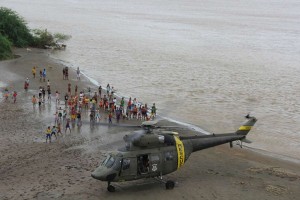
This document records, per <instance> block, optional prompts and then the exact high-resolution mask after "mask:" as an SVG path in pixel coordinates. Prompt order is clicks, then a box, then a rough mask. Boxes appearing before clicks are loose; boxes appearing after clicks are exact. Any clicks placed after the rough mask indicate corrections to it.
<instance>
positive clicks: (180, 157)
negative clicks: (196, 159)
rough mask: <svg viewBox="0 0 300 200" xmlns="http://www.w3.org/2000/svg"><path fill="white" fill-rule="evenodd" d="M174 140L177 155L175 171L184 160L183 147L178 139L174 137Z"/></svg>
mask: <svg viewBox="0 0 300 200" xmlns="http://www.w3.org/2000/svg"><path fill="white" fill-rule="evenodd" d="M174 138H175V142H176V149H177V155H178V164H177V169H179V168H180V167H181V166H182V165H183V164H184V160H185V154H184V145H183V143H182V141H181V140H180V139H179V138H178V137H176V136H174Z"/></svg>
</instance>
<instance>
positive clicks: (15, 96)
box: [13, 91, 18, 103]
mask: <svg viewBox="0 0 300 200" xmlns="http://www.w3.org/2000/svg"><path fill="white" fill-rule="evenodd" d="M17 95H18V94H17V92H16V91H14V93H13V99H14V103H16V101H17Z"/></svg>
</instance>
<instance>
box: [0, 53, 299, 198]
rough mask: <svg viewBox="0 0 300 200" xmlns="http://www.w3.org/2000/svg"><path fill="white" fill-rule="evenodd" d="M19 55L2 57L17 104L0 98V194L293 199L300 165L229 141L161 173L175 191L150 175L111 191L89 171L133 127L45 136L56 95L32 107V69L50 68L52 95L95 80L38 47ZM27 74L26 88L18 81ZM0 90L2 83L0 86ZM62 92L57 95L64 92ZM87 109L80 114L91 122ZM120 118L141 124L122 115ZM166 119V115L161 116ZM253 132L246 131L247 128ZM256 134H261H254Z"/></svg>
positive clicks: (36, 81)
mask: <svg viewBox="0 0 300 200" xmlns="http://www.w3.org/2000/svg"><path fill="white" fill-rule="evenodd" d="M16 54H19V55H21V57H20V58H18V59H15V60H9V61H2V62H0V69H1V73H0V81H1V82H3V83H8V84H9V85H8V86H9V89H10V91H11V90H16V91H17V92H18V97H17V98H18V99H17V103H16V104H13V103H12V100H11V99H10V101H9V102H3V99H1V100H2V101H1V103H0V111H1V115H0V119H1V125H0V166H1V167H0V199H102V198H110V199H141V198H143V199H153V198H156V199H175V198H176V199H298V198H299V196H300V191H299V185H300V167H299V165H297V164H294V163H290V162H288V161H282V160H278V159H275V158H271V157H268V156H264V155H260V154H257V153H255V152H252V151H249V150H247V149H241V148H239V147H238V146H235V147H234V148H232V149H230V148H229V145H222V146H219V147H215V148H211V149H207V150H203V151H200V152H196V153H194V154H193V155H192V156H191V157H190V158H189V160H188V161H187V163H186V164H185V165H184V166H183V167H182V168H181V169H180V170H178V171H176V172H174V173H172V174H170V175H168V176H166V177H165V178H166V179H172V180H175V181H176V182H177V185H176V187H175V188H174V190H170V191H169V190H168V191H167V190H165V189H164V185H163V184H161V183H158V182H156V181H154V180H152V179H149V180H140V181H133V182H125V183H115V184H114V185H115V186H116V188H117V191H116V192H115V193H109V192H107V190H106V187H107V183H105V182H100V181H97V180H95V179H93V178H92V177H91V176H90V174H91V172H92V171H93V170H94V169H95V168H96V167H97V165H98V163H99V160H100V159H101V158H102V157H103V156H104V155H105V153H106V152H107V151H110V150H114V149H117V148H118V147H120V146H122V145H123V144H124V143H123V142H122V138H123V136H124V135H125V134H128V133H130V131H131V130H125V131H124V129H122V128H116V127H112V128H107V127H102V126H95V127H90V126H89V123H86V124H84V125H83V127H82V128H81V129H78V128H77V127H76V126H75V127H74V128H73V129H72V133H67V134H64V136H61V137H58V139H57V140H54V141H53V142H52V143H51V144H46V143H44V133H42V131H43V130H44V129H45V128H46V126H48V125H52V124H53V122H54V116H53V114H54V111H55V103H54V96H53V102H52V103H51V104H49V103H46V104H45V105H44V106H43V107H42V109H41V110H39V109H38V108H35V109H34V108H33V107H32V104H31V97H32V95H33V94H36V95H37V90H38V87H39V86H40V85H46V83H42V84H41V83H40V81H39V79H38V78H36V79H34V80H33V79H32V75H31V68H32V66H34V65H36V66H38V67H39V68H38V69H37V72H38V71H39V70H40V69H43V68H46V69H47V76H48V77H49V79H50V82H51V88H52V94H54V92H55V90H58V91H60V92H66V91H67V84H68V82H69V81H70V83H71V84H72V89H73V90H74V85H75V84H77V85H78V86H79V90H81V89H86V88H87V87H89V86H91V87H94V88H95V86H93V85H92V84H91V83H90V82H89V81H88V80H87V79H86V78H84V77H81V78H82V79H81V81H77V80H76V76H75V72H74V71H71V72H70V75H69V81H66V80H63V79H62V68H63V67H64V66H62V65H61V64H60V63H58V62H56V61H55V60H53V59H51V58H50V57H49V55H48V52H45V51H43V50H35V49H32V51H28V52H27V51H26V50H23V49H17V50H16ZM26 77H29V78H30V86H29V91H28V92H25V91H24V89H23V83H24V81H25V78H26ZM1 90H3V88H1ZM61 98H62V97H61ZM87 116H88V114H85V115H83V120H85V121H88V119H87ZM124 123H138V122H136V121H129V122H128V121H126V122H124ZM163 123H165V124H168V122H163ZM250 134H251V133H250ZM258 134H259V133H258Z"/></svg>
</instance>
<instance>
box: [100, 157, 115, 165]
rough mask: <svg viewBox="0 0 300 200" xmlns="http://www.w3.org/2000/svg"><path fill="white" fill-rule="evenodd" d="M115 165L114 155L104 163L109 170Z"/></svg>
mask: <svg viewBox="0 0 300 200" xmlns="http://www.w3.org/2000/svg"><path fill="white" fill-rule="evenodd" d="M114 163H115V158H114V157H113V156H112V155H109V156H107V158H106V159H105V161H104V162H103V163H102V165H104V166H105V167H107V168H111V167H112V166H113V164H114Z"/></svg>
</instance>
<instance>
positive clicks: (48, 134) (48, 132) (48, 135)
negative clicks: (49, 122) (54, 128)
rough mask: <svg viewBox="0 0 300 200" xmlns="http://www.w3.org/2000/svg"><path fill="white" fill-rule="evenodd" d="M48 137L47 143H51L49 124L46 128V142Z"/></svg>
mask: <svg viewBox="0 0 300 200" xmlns="http://www.w3.org/2000/svg"><path fill="white" fill-rule="evenodd" d="M48 138H49V143H51V128H50V126H48V128H47V129H46V143H47V141H48Z"/></svg>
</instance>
